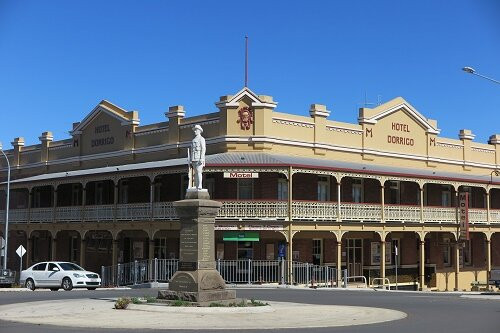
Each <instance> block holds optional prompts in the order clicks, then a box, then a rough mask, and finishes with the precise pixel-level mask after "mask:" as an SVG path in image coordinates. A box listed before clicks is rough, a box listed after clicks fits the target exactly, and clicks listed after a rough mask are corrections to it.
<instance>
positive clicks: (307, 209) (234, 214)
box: [0, 200, 500, 223]
mask: <svg viewBox="0 0 500 333" xmlns="http://www.w3.org/2000/svg"><path fill="white" fill-rule="evenodd" d="M221 202H222V207H221V210H220V211H219V215H218V217H217V219H218V220H241V221H244V220H248V221H252V220H278V221H285V220H288V201H282V200H223V201H221ZM420 209H421V208H420V206H419V205H384V218H385V221H386V222H388V223H390V222H412V223H414V222H420V221H421V215H422V217H423V221H425V222H426V223H456V221H457V211H456V208H455V207H433V206H424V207H423V211H422V212H421V211H420ZM338 211H339V209H338V205H337V203H336V202H321V201H303V200H295V201H293V202H292V218H293V219H294V220H301V221H337V220H338ZM54 213H55V216H54ZM151 219H152V220H177V219H178V217H177V214H176V212H175V209H174V207H173V203H172V202H154V203H153V204H151V203H137V204H118V205H93V206H70V207H56V209H54V208H53V207H49V208H31V209H27V208H23V209H10V210H9V221H10V222H12V223H26V222H28V221H29V222H30V223H51V222H81V221H89V222H100V221H102V222H106V221H147V220H151ZM340 220H342V221H359V222H377V221H381V220H382V205H381V204H378V203H351V202H342V203H341V204H340ZM469 221H470V223H487V222H488V211H487V210H486V209H480V208H471V209H469ZM3 222H5V210H0V223H3ZM490 223H500V209H491V210H490Z"/></svg>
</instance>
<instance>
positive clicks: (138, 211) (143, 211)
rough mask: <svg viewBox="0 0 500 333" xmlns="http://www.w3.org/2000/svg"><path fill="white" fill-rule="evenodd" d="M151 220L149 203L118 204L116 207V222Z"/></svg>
mask: <svg viewBox="0 0 500 333" xmlns="http://www.w3.org/2000/svg"><path fill="white" fill-rule="evenodd" d="M150 218H151V204H150V203H133V204H120V205H117V206H116V219H117V220H120V221H122V220H132V221H143V220H149V219H150Z"/></svg>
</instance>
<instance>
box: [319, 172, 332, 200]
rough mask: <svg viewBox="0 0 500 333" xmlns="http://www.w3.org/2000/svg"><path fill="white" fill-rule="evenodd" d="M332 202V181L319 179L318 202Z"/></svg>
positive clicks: (324, 178) (325, 178)
mask: <svg viewBox="0 0 500 333" xmlns="http://www.w3.org/2000/svg"><path fill="white" fill-rule="evenodd" d="M329 200H330V181H329V178H327V177H319V178H318V201H329Z"/></svg>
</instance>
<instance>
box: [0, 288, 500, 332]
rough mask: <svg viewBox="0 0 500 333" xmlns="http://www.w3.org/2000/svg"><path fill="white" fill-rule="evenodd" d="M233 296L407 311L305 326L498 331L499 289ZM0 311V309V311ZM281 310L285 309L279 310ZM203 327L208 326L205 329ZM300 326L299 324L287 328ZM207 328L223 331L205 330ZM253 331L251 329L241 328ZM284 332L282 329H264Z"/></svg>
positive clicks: (18, 295) (86, 294)
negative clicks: (400, 315)
mask: <svg viewBox="0 0 500 333" xmlns="http://www.w3.org/2000/svg"><path fill="white" fill-rule="evenodd" d="M157 291H158V290H157V289H127V290H124V289H121V290H100V291H99V290H97V291H88V290H74V291H71V292H64V291H58V292H50V291H34V292H0V305H4V304H12V303H22V302H32V301H40V300H56V299H78V298H110V297H123V296H130V297H133V296H146V295H147V296H156V294H157ZM237 296H238V297H242V298H249V299H250V298H254V299H258V300H272V301H288V302H296V303H305V304H332V305H355V306H370V307H381V308H388V309H394V310H399V311H403V312H406V313H407V314H408V317H407V318H406V319H403V320H398V321H392V322H386V323H381V324H373V325H361V326H350V327H338V328H319V329H318V328H316V329H309V330H306V331H307V332H314V333H320V332H347V333H349V332H370V333H378V332H380V333H382V332H383V333H387V332H404V333H413V332H418V333H422V332H443V333H444V332H447V333H448V332H450V333H460V332H467V333H476V332H480V333H490V332H491V333H499V332H500V295H496V296H495V297H496V298H498V299H471V298H464V297H460V295H459V294H440V293H432V294H430V293H416V292H384V291H349V290H335V291H332V290H312V289H255V288H252V289H237ZM0 315H1V314H0ZM283 315H284V316H286V314H283ZM99 331H105V332H113V333H115V332H116V333H117V332H134V333H137V332H136V330H122V329H119V330H118V329H117V330H99ZM207 331H208V330H207ZM287 331H292V332H304V331H305V330H304V329H297V330H287ZM0 332H2V333H13V332H16V333H17V332H23V333H35V332H36V333H42V332H44V333H45V332H75V333H80V332H96V330H95V329H80V328H67V327H56V326H42V325H31V324H22V323H12V322H6V321H2V320H1V316H0ZM210 332H225V333H227V331H224V330H219V331H217V330H210ZM243 332H253V333H254V332H255V330H243V331H242V332H241V333H243ZM266 332H273V333H274V332H283V330H266Z"/></svg>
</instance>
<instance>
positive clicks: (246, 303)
mask: <svg viewBox="0 0 500 333" xmlns="http://www.w3.org/2000/svg"><path fill="white" fill-rule="evenodd" d="M266 305H269V303H264V302H261V301H256V300H254V299H251V300H250V301H248V300H246V299H242V300H241V301H240V302H233V303H229V304H223V303H219V302H214V303H210V305H209V307H215V308H217V307H218V308H224V307H225V308H246V307H252V306H266Z"/></svg>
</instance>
